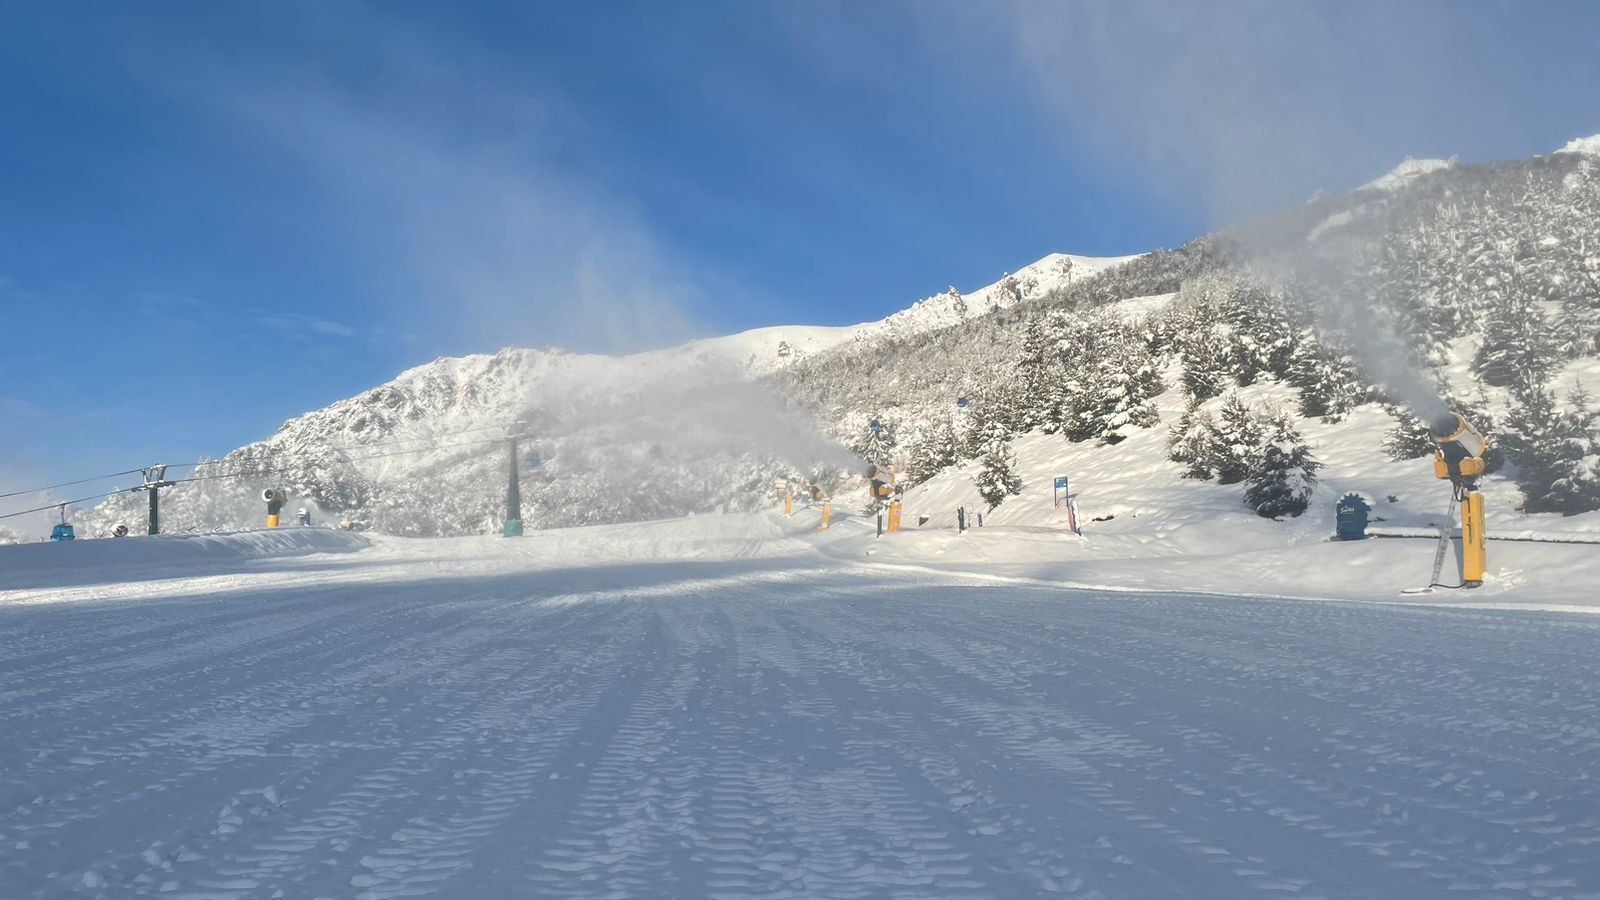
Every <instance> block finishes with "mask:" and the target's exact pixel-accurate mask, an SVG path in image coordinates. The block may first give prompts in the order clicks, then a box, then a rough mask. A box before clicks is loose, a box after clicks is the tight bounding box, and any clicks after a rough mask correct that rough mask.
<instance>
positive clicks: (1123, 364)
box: [1063, 334, 1165, 444]
mask: <svg viewBox="0 0 1600 900" xmlns="http://www.w3.org/2000/svg"><path fill="white" fill-rule="evenodd" d="M1164 387H1165V386H1164V385H1163V384H1162V382H1161V373H1160V372H1159V371H1157V369H1156V359H1155V357H1154V356H1153V355H1151V354H1150V352H1149V351H1148V350H1146V349H1145V347H1144V345H1143V344H1142V343H1140V342H1138V341H1137V340H1136V339H1134V337H1133V336H1131V335H1127V334H1124V335H1122V336H1121V337H1120V339H1118V340H1115V341H1113V342H1112V343H1111V344H1110V346H1108V347H1107V348H1105V349H1103V350H1101V351H1100V352H1099V353H1098V355H1097V359H1095V361H1094V362H1093V363H1092V365H1091V366H1090V367H1089V370H1088V371H1087V372H1085V373H1083V374H1082V375H1080V376H1079V377H1078V378H1076V379H1073V380H1072V381H1070V382H1069V383H1068V395H1069V401H1068V416H1067V421H1066V427H1065V428H1064V429H1063V432H1064V433H1065V434H1066V436H1067V439H1068V440H1071V441H1075V442H1076V441H1085V440H1088V439H1090V438H1093V437H1098V438H1099V439H1100V440H1101V442H1103V443H1106V444H1118V443H1121V442H1122V441H1123V440H1126V439H1127V438H1128V436H1129V435H1130V434H1132V433H1133V431H1134V430H1135V429H1138V428H1149V427H1150V426H1152V425H1154V424H1155V423H1156V422H1157V420H1158V419H1159V418H1160V417H1159V415H1158V414H1157V412H1156V405H1155V398H1156V396H1157V395H1158V394H1160V393H1161V391H1162V390H1163V388H1164Z"/></svg>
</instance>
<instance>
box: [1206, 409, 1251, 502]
mask: <svg viewBox="0 0 1600 900" xmlns="http://www.w3.org/2000/svg"><path fill="white" fill-rule="evenodd" d="M1261 441H1262V431H1261V423H1260V422H1259V421H1258V420H1257V419H1256V414H1255V413H1254V412H1253V411H1251V409H1250V407H1248V406H1246V405H1245V402H1244V401H1243V400H1241V399H1240V398H1239V395H1238V394H1237V393H1231V394H1229V395H1228V396H1227V397H1225V398H1224V399H1223V401H1222V409H1221V410H1220V411H1219V413H1218V416H1217V427H1216V430H1215V433H1214V439H1213V442H1212V445H1211V450H1212V453H1213V455H1212V457H1211V458H1210V459H1209V460H1208V461H1207V468H1208V469H1210V470H1211V471H1213V472H1215V473H1216V475H1217V483H1219V484H1237V483H1238V482H1241V481H1244V480H1245V479H1246V478H1248V477H1250V472H1251V470H1252V469H1253V468H1254V466H1255V462H1256V459H1257V457H1258V455H1259V454H1258V452H1257V448H1259V447H1260V446H1261Z"/></svg>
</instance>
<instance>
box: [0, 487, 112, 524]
mask: <svg viewBox="0 0 1600 900" xmlns="http://www.w3.org/2000/svg"><path fill="white" fill-rule="evenodd" d="M127 490H129V488H117V489H116V490H112V491H106V492H104V493H100V494H95V495H93V496H90V497H79V498H78V499H76V500H62V501H60V502H58V503H52V504H50V505H49V506H36V507H34V508H33V509H21V510H17V511H16V512H9V513H5V514H4V515H0V519H14V518H16V517H17V516H26V515H29V514H30V513H36V512H44V511H46V510H51V509H56V508H58V507H67V506H73V505H75V504H78V503H88V502H89V501H90V500H99V499H101V498H104V497H109V496H111V495H112V494H120V493H123V492H124V491H127Z"/></svg>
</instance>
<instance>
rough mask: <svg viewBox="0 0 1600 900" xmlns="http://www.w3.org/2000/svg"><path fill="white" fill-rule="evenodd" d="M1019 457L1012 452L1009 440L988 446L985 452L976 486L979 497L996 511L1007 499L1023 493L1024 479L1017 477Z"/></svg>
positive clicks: (1005, 439)
mask: <svg viewBox="0 0 1600 900" xmlns="http://www.w3.org/2000/svg"><path fill="white" fill-rule="evenodd" d="M1016 468H1017V457H1016V454H1015V453H1013V452H1012V450H1011V441H1010V439H1009V438H1004V439H1001V440H996V441H993V442H991V443H990V444H988V445H987V446H986V447H985V448H984V451H983V457H982V461H981V468H980V469H979V471H978V476H977V478H976V479H974V484H976V485H977V488H978V496H980V497H982V498H983V501H984V502H985V503H987V504H989V508H990V509H994V508H995V507H996V506H999V505H1000V504H1001V503H1002V502H1004V501H1005V499H1006V498H1007V497H1010V496H1012V495H1015V494H1020V493H1022V479H1021V478H1020V477H1018V476H1017V473H1016Z"/></svg>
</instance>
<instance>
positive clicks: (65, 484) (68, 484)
mask: <svg viewBox="0 0 1600 900" xmlns="http://www.w3.org/2000/svg"><path fill="white" fill-rule="evenodd" d="M141 471H143V470H142V469H128V470H126V471H122V472H112V473H111V474H109V475H96V476H95V477H93V478H79V479H78V480H77V481H63V482H61V483H60V484H47V485H45V486H44V487H38V488H33V489H31V490H26V491H10V492H8V493H4V494H0V499H4V498H6V497H21V496H23V495H24V494H39V493H43V492H44V491H53V490H55V489H56V488H64V487H72V486H73V485H75V484H88V483H89V482H91V481H104V480H106V479H107V478H118V477H121V476H123V475H132V474H134V473H135V472H141Z"/></svg>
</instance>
